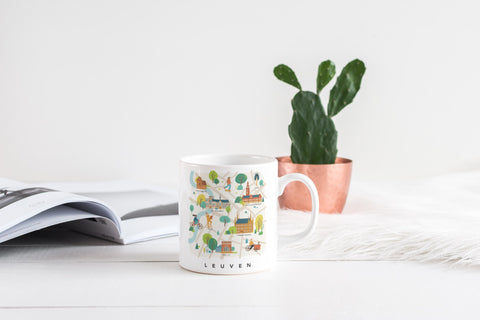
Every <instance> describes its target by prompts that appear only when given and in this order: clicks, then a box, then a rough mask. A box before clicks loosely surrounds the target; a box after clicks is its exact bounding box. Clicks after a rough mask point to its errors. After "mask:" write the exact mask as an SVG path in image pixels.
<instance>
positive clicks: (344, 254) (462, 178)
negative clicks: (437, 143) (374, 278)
mask: <svg viewBox="0 0 480 320" xmlns="http://www.w3.org/2000/svg"><path fill="white" fill-rule="evenodd" d="M308 220H309V214H308V213H304V212H299V211H291V210H283V211H282V212H281V213H280V217H279V224H280V227H279V228H280V231H281V232H282V231H283V232H284V233H285V230H289V231H290V232H292V231H294V230H300V229H301V228H302V226H304V225H306V224H307V222H308ZM282 258H284V259H286V258H288V259H299V260H305V259H315V260H414V261H437V262H444V263H456V264H465V265H480V171H475V172H468V173H458V174H452V175H448V176H442V177H438V178H431V179H428V180H422V181H416V182H412V183H401V184H385V183H382V184H378V183H377V184H372V183H370V184H367V183H355V182H353V183H352V186H351V189H350V194H349V198H348V200H347V206H346V208H345V210H344V212H343V213H342V214H321V215H320V219H319V224H318V227H317V231H316V232H315V234H314V235H313V236H311V237H309V238H307V239H305V240H303V241H299V242H297V243H291V244H288V245H286V246H285V247H282V248H280V259H282Z"/></svg>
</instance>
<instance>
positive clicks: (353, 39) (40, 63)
mask: <svg viewBox="0 0 480 320" xmlns="http://www.w3.org/2000/svg"><path fill="white" fill-rule="evenodd" d="M478 9H479V7H478V5H477V4H476V1H462V0H460V1H458V0H457V1H438V0H437V1H423V2H421V1H418V0H417V1H408V0H403V1H391V2H388V1H381V0H378V1H355V0H349V1H235V2H233V1H194V0H192V1H173V0H172V1H117V0H112V1H105V0H100V1H16V0H11V1H6V0H0V119H1V121H0V137H1V147H0V176H3V177H9V178H13V179H19V180H26V181H41V180H64V181H65V180H103V179H136V180H141V181H142V180H143V181H147V182H161V181H164V182H170V181H175V179H176V174H177V161H178V158H179V157H180V156H181V155H186V154H192V153H210V152H222V153H231V152H241V153H261V154H268V155H286V154H288V153H289V146H290V142H289V138H288V134H287V125H288V124H289V122H290V116H291V108H290V99H291V98H292V97H293V95H294V94H295V90H294V89H293V88H291V87H289V86H287V85H285V84H283V83H280V82H279V81H278V80H276V79H275V78H274V77H273V75H272V69H273V67H274V66H275V65H276V64H278V63H286V64H288V65H290V66H291V67H292V68H293V69H294V70H295V71H296V73H297V76H298V77H299V79H300V82H301V83H302V84H303V86H304V88H307V89H310V90H313V89H314V86H315V76H316V74H315V73H316V68H317V66H318V64H319V63H320V62H321V61H322V60H324V59H332V60H334V61H335V62H336V64H337V70H339V69H341V67H342V66H343V65H344V64H345V63H347V62H348V61H350V60H351V59H354V58H357V57H358V58H361V59H362V60H364V61H365V63H366V65H367V72H366V75H365V77H364V81H363V86H362V89H361V90H360V93H359V94H358V95H357V97H356V100H355V101H354V103H353V104H352V105H350V106H349V107H348V108H347V109H345V110H344V111H343V112H342V113H341V114H340V115H339V116H337V117H336V119H335V120H336V124H337V129H338V131H339V150H340V152H339V155H341V156H345V157H349V158H352V159H354V170H355V177H356V178H384V179H385V178H388V179H390V178H392V179H394V178H410V177H419V176H426V175H433V174H439V173H444V172H448V171H457V170H466V169H469V168H479V167H480V147H479V142H478V141H479V137H480V125H479V122H480V103H479V99H478V94H479V91H480V90H479V87H480V80H479V79H480V78H479V74H480V59H479V57H480V44H479V31H480V19H478V12H479V10H478Z"/></svg>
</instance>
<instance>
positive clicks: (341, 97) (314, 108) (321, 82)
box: [273, 59, 365, 164]
mask: <svg viewBox="0 0 480 320" xmlns="http://www.w3.org/2000/svg"><path fill="white" fill-rule="evenodd" d="M273 73H274V75H275V76H276V77H277V78H278V79H279V80H281V81H283V82H286V83H288V84H290V85H292V86H294V87H295V88H297V89H299V90H300V91H299V92H298V93H297V94H296V95H295V96H294V97H293V99H292V108H293V116H292V122H291V123H290V125H289V126H288V134H289V135H290V139H291V140H292V146H291V155H290V156H291V158H292V162H294V163H303V164H331V163H335V159H336V157H337V130H336V129H335V124H334V123H333V120H332V117H334V116H335V115H337V114H338V113H339V112H340V111H342V109H343V108H345V107H346V106H347V105H349V104H350V103H351V102H352V101H353V99H354V98H355V95H356V94H357V92H358V90H360V84H361V82H362V77H363V74H364V73H365V65H364V63H363V62H362V61H361V60H358V59H355V60H353V61H350V62H349V63H348V64H347V65H346V66H345V67H344V68H343V70H342V72H341V73H340V75H339V76H338V77H337V80H336V82H335V85H334V86H333V87H332V89H331V90H330V98H329V101H328V106H327V113H326V112H325V109H324V107H323V105H322V102H321V101H320V96H319V94H320V92H321V91H322V89H323V88H324V87H325V86H326V85H327V84H328V83H329V82H330V80H332V79H333V77H334V76H335V65H334V64H333V62H332V61H330V60H326V61H323V62H322V63H320V65H319V66H318V74H317V90H316V93H315V92H311V91H303V90H302V87H301V85H300V83H299V82H298V80H297V77H296V75H295V72H293V70H292V69H291V68H289V67H288V66H286V65H284V64H280V65H278V66H276V67H275V69H274V70H273Z"/></svg>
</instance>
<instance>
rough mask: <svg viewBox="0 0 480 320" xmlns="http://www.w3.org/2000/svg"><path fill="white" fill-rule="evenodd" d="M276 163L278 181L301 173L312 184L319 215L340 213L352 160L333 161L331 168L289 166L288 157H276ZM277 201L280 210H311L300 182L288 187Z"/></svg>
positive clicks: (348, 181) (301, 165) (307, 197)
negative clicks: (316, 198)
mask: <svg viewBox="0 0 480 320" xmlns="http://www.w3.org/2000/svg"><path fill="white" fill-rule="evenodd" d="M277 160H278V176H279V177H281V176H283V175H286V174H288V173H303V174H304V175H306V176H308V177H309V178H310V179H312V180H313V182H314V183H315V186H316V187H317V190H318V196H319V199H320V210H319V211H320V212H323V213H341V212H342V211H343V207H344V206H345V202H346V201H347V195H348V188H349V187H350V179H351V177H352V160H349V159H345V158H337V159H336V160H335V163H334V164H298V163H293V162H292V160H291V159H290V157H278V158H277ZM279 201H280V207H281V208H284V209H294V210H301V211H310V210H312V200H311V197H310V192H309V191H308V189H307V187H306V186H305V185H304V184H303V183H301V182H292V183H289V184H288V185H287V187H286V188H285V192H284V193H283V195H282V196H281V197H280V198H279Z"/></svg>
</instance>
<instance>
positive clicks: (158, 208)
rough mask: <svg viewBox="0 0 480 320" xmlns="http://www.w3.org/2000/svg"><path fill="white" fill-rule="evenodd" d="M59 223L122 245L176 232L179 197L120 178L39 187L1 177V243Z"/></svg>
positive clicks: (171, 234)
mask: <svg viewBox="0 0 480 320" xmlns="http://www.w3.org/2000/svg"><path fill="white" fill-rule="evenodd" d="M60 190H62V191H60ZM61 223H64V224H65V225H66V226H67V227H69V228H71V229H73V230H75V231H79V232H82V233H84V234H87V235H91V236H94V237H99V238H103V239H106V240H110V241H113V242H117V243H120V244H130V243H134V242H140V241H146V240H151V239H157V238H162V237H168V236H174V235H177V234H178V224H179V223H178V209H177V197H176V194H175V193H172V191H171V190H168V189H158V188H151V187H149V188H147V187H145V186H141V185H133V184H125V183H121V182H117V183H97V184H42V185H41V186H37V185H27V184H24V183H20V182H17V181H13V180H7V179H0V243H1V242H4V241H7V240H10V239H13V238H16V237H18V236H21V235H24V234H27V233H30V232H33V231H36V230H40V229H43V228H46V227H49V226H53V225H57V224H61Z"/></svg>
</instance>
